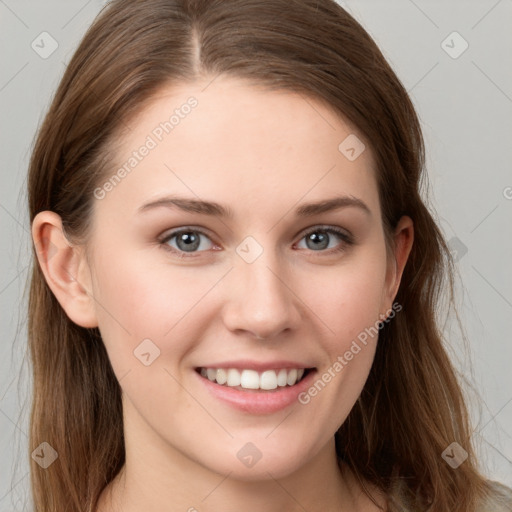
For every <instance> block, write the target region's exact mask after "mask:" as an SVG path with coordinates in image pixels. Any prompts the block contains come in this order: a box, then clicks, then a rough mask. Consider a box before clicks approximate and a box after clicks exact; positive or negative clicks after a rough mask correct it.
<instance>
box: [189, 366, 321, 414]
mask: <svg viewBox="0 0 512 512" xmlns="http://www.w3.org/2000/svg"><path fill="white" fill-rule="evenodd" d="M194 373H195V374H196V376H197V377H198V378H199V379H200V381H201V382H202V383H203V384H204V386H206V389H207V390H208V392H209V393H211V394H212V395H213V396H215V397H216V398H218V399H219V400H222V401H223V402H225V403H227V404H229V405H231V406H232V407H234V408H236V409H238V410H240V411H244V412H247V413H250V414H271V413H273V412H277V411H280V410H282V409H285V408H286V407H289V406H290V405H292V404H293V403H294V402H298V398H297V397H298V395H299V394H300V393H302V392H304V391H305V390H306V389H308V388H309V387H310V386H311V382H312V381H313V379H314V376H315V374H316V370H310V371H309V373H308V374H307V375H306V376H305V377H304V378H303V379H302V380H301V381H299V382H298V383H297V384H295V385H293V386H283V387H281V388H276V389H275V390H269V391H257V390H254V389H251V390H248V391H243V390H239V389H235V388H231V387H229V386H224V385H221V384H217V383H216V382H212V381H211V380H209V379H208V378H206V377H203V376H202V375H201V374H200V373H198V372H197V371H194Z"/></svg>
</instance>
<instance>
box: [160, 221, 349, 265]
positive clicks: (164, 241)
mask: <svg viewBox="0 0 512 512" xmlns="http://www.w3.org/2000/svg"><path fill="white" fill-rule="evenodd" d="M190 232H192V233H199V234H201V235H203V236H205V237H206V238H208V239H210V237H209V235H208V234H207V233H205V232H204V231H202V230H201V229H198V228H193V227H185V228H180V229H177V230H176V231H172V232H171V233H168V234H167V235H165V236H164V237H162V238H160V239H159V240H158V241H159V243H160V245H161V246H162V248H163V249H164V250H166V251H170V252H172V253H173V254H175V255H177V256H178V257H179V258H195V257H198V256H199V255H200V254H201V253H202V252H205V251H197V252H190V253H187V252H186V251H180V250H178V249H175V248H174V247H171V246H169V245H168V242H169V241H170V240H172V239H173V238H174V237H176V236H178V235H180V234H182V233H190ZM318 232H322V233H330V234H335V235H337V236H338V237H339V238H340V239H341V240H342V243H340V245H339V246H337V247H334V248H331V249H325V250H319V251H313V250H310V251H311V252H319V253H323V254H333V253H341V252H344V251H346V250H347V248H348V247H350V246H352V245H354V239H353V237H352V236H351V235H349V234H348V233H346V232H345V231H342V230H341V229H339V228H336V227H333V226H314V227H313V228H311V229H310V230H308V231H306V232H305V233H304V234H303V235H302V237H301V238H300V240H302V239H304V238H305V237H307V236H309V235H311V234H313V233H318Z"/></svg>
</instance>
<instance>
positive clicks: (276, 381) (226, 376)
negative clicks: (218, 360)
mask: <svg viewBox="0 0 512 512" xmlns="http://www.w3.org/2000/svg"><path fill="white" fill-rule="evenodd" d="M201 375H202V376H203V377H206V378H207V379H209V380H211V381H212V382H217V384H221V385H225V386H229V387H238V386H241V387H242V388H244V389H264V390H271V389H276V388H277V387H284V386H287V385H288V386H293V385H294V384H296V383H297V382H298V381H299V380H300V379H301V378H302V376H303V375H304V368H291V369H286V368H281V369H280V370H265V371H264V372H261V373H258V372H257V371H256V370H238V369H236V368H229V369H225V368H201Z"/></svg>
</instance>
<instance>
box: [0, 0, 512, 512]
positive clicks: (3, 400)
mask: <svg viewBox="0 0 512 512" xmlns="http://www.w3.org/2000/svg"><path fill="white" fill-rule="evenodd" d="M340 3H341V4H342V5H344V6H345V7H346V8H347V9H348V10H349V11H350V12H351V13H352V14H353V15H354V16H355V17H356V18H357V19H358V20H359V21H360V22H361V23H362V24H363V26H364V27H365V28H366V29H367V30H368V31H369V32H370V34H371V35H372V36H373V37H374V39H375V40H376V42H377V44H378V45H379V46H380V48H381V49H382V51H383V53H384V55H385V56H386V57H387V58H388V60H389V61H390V63H391V65H392V66H393V67H394V69H395V71H396V72H397V74H398V76H399V77H400V79H401V80H402V82H403V83H404V85H405V86H406V88H407V89H408V91H409V92H410V94H411V96H412V99H413V101H414V103H415V106H416V108H417V110H418V112H419V115H420V118H421V121H422V126H423V129H424V134H425V140H426V146H427V155H428V156H427V168H428V173H429V180H430V184H431V190H430V194H429V197H430V201H431V204H432V207H433V208H434V209H435V211H436V212H437V218H438V221H439V223H440V225H441V228H442V230H443V232H444V233H445V235H446V237H447V239H448V240H450V244H451V247H452V248H453V250H454V251H456V256H457V258H458V259H459V260H458V263H457V265H458V270H459V273H460V283H461V284H460V286H459V302H458V303H459V309H460V313H461V316H462V321H463V324H464V326H465V329H466V333H467V335H468V338H469V342H470V350H471V353H470V358H468V357H467V356H466V355H465V353H464V351H463V345H462V342H461V337H460V334H459V333H458V331H456V330H455V329H454V328H453V327H454V326H453V322H452V321H448V322H447V323H446V327H445V328H446V335H447V337H448V338H449V339H450V347H449V350H450V353H451V354H452V356H453V358H454V361H455V364H456V365H457V366H458V368H460V370H461V372H462V373H463V374H464V375H466V376H467V378H468V379H469V381H470V382H471V383H472V384H473V386H475V388H476V389H477V390H478V391H479V393H480V394H481V397H482V400H483V401H482V403H481V407H480V409H479V408H478V406H477V405H472V407H471V410H472V415H473V418H474V422H475V424H474V428H475V432H474V438H475V441H476V442H477V445H478V447H479V453H480V460H481V464H482V468H483V470H484V472H485V473H486V474H487V475H489V477H490V478H492V479H496V480H500V481H502V482H504V483H506V484H507V485H509V486H512V375H511V371H510V365H511V362H512V340H511V336H510V333H511V331H512V272H511V271H510V264H511V263H512V230H511V221H512V171H511V162H512V143H511V142H512V140H511V135H512V115H511V114H512V68H511V66H510V55H511V54H512V38H511V35H510V34H511V32H510V26H512V25H511V22H512V0H499V1H496V0H481V1H480V0H479V1H477V0H472V1H468V0H459V1H455V0H451V1H446V0H444V1H441V0H439V1H427V0H414V1H413V0H393V1H390V0H387V1H382V0H374V1H370V0H350V1H346V2H340ZM103 4H104V2H102V1H100V0H89V1H86V0H67V1H63V0H62V1H60V2H58V1H55V0H52V1H50V0H45V1H44V2H42V1H41V2H29V1H28V0H23V1H19V0H0V27H1V30H0V42H1V46H0V47H1V53H0V64H1V65H0V70H1V74H0V109H1V119H2V122H1V125H0V129H1V133H0V140H1V143H2V152H1V156H0V158H1V162H2V166H1V171H0V237H1V238H0V240H1V244H0V265H1V273H0V307H1V309H0V311H1V317H0V325H1V337H0V458H1V460H2V464H0V512H3V511H12V510H21V509H22V507H21V503H22V502H23V501H24V500H25V498H26V495H27V489H28V483H29V479H28V454H29V453H30V451H32V450H33V449H34V448H35V447H28V443H27V431H28V422H27V420H28V411H29V405H30V402H29V400H30V395H29V393H30V375H29V373H28V371H27V369H28V368H27V365H26V363H24V362H23V356H24V353H25V345H26V313H25V309H24V308H25V302H26V296H24V290H25V288H26V281H27V278H28V271H27V270H28V264H29V260H28V256H29V255H30V232H29V224H28V220H27V213H26V207H25V192H24V187H25V185H26V170H27V164H28V159H29V155H30V149H31V145H32V140H33V136H34V134H35V131H36V129H37V127H38V125H39V124H40V122H41V121H42V118H43V115H44V113H45V111H46V109H47V107H48V105H49V101H50V98H51V95H52V93H53V91H54V90H55V88H56V86H57V84H58V82H59V79H60V77H61V76H62V73H63V71H64V69H65V66H66V63H67V62H68V60H69V58H70V56H71V55H72V53H73V51H74V49H75V47H76V45H77V43H78V41H79V40H80V38H81V37H82V35H83V34H84V32H85V30H86V29H87V27H88V26H89V24H90V23H91V22H92V20H93V18H94V16H95V15H96V13H97V12H98V11H99V9H100V8H101V6H102V5H103ZM43 31H46V32H48V33H49V34H51V36H52V37H53V38H54V39H55V40H56V41H57V43H58V48H57V49H56V51H55V52H54V53H53V54H52V55H50V56H49V57H48V58H45V59H43V58H41V57H40V56H39V55H38V54H37V53H36V52H35V51H34V50H33V49H32V47H31V43H32V41H34V40H36V41H37V40H38V39H36V38H38V37H39V35H40V34H41V33H42V32H43ZM454 31H456V32H458V33H459V34H460V36H462V38H463V39H464V40H465V41H467V43H468V44H469V47H468V48H467V50H466V51H465V52H464V53H462V54H461V55H460V56H459V55H458V53H459V52H460V50H461V49H463V47H464V46H463V44H464V43H463V40H462V39H461V38H460V37H459V36H457V35H451V34H452V33H453V32H454ZM443 41H445V43H443ZM47 48H48V46H47ZM447 51H448V52H451V54H452V55H449V54H448V53H447ZM454 57H457V58H454ZM471 364H472V366H471Z"/></svg>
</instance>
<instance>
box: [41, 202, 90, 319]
mask: <svg viewBox="0 0 512 512" xmlns="http://www.w3.org/2000/svg"><path fill="white" fill-rule="evenodd" d="M32 239H33V241H34V245H35V248H36V254H37V259H38V262H39V265H40V267H41V270H42V272H43V274H44V277H45V279H46V282H47V284H48V286H49V287H50V289H51V291H52V292H53V294H54V295H55V297H56V299H57V300H58V301H59V303H60V305H61V306H62V308H63V309H64V311H65V312H66V314H67V316H68V317H69V318H70V319H71V320H72V321H73V322H74V323H76V324H77V325H80V326H81V327H97V326H98V323H97V319H96V311H95V307H94V299H93V296H92V289H91V279H90V273H89V271H88V265H87V261H86V259H85V254H84V251H83V249H82V248H81V247H77V246H74V245H72V244H71V243H70V242H69V240H68V239H67V238H66V236H65V234H64V231H63V229H62V220H61V218H60V216H59V215H57V214H56V213H55V212H51V211H43V212H40V213H38V214H37V215H36V217H35V218H34V221H33V222H32Z"/></svg>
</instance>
